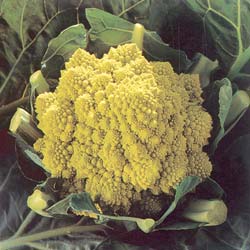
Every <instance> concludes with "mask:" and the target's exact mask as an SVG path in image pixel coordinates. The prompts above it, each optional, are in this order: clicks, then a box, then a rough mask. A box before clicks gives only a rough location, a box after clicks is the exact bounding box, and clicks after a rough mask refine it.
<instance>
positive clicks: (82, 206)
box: [70, 192, 100, 213]
mask: <svg viewBox="0 0 250 250" xmlns="http://www.w3.org/2000/svg"><path fill="white" fill-rule="evenodd" d="M70 207H71V208H72V209H73V210H75V211H91V212H94V213H100V212H99V211H98V210H97V209H96V207H95V205H94V203H93V202H92V199H91V198H90V195H89V194H88V193H86V192H82V193H80V194H73V195H72V196H71V199H70Z"/></svg>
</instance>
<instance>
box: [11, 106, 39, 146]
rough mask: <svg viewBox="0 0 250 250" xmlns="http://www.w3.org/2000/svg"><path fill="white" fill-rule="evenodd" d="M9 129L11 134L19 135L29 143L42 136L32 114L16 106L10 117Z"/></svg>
mask: <svg viewBox="0 0 250 250" xmlns="http://www.w3.org/2000/svg"><path fill="white" fill-rule="evenodd" d="M9 130H10V131H11V132H12V133H13V134H16V135H19V136H21V137H22V138H23V139H24V140H25V141H27V142H28V143H29V144H30V145H33V143H34V142H35V141H36V140H37V139H38V138H40V137H42V133H41V132H40V131H39V130H38V129H37V127H36V124H35V122H34V121H33V118H32V116H31V115H30V114H29V113H28V112H27V111H26V110H24V109H22V108H17V111H16V113H15V114H14V115H13V117H12V119H11V122H10V126H9Z"/></svg>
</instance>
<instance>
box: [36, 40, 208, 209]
mask: <svg viewBox="0 0 250 250" xmlns="http://www.w3.org/2000/svg"><path fill="white" fill-rule="evenodd" d="M201 93H202V92H201V89H200V85H199V79H198V77H197V76H196V75H185V74H182V75H177V74H175V73H174V71H173V69H172V67H171V65H170V64H169V63H168V62H148V61H147V60H146V59H145V58H144V57H143V56H142V53H141V51H140V50H139V49H138V48H137V47H136V45H135V44H125V45H121V46H118V47H117V48H111V49H110V51H109V53H108V54H105V55H104V56H103V58H101V59H97V58H96V57H95V56H94V55H91V54H89V53H88V52H86V51H85V50H82V49H78V50H77V51H76V52H75V53H74V54H73V56H72V57H71V59H70V60H69V62H67V63H66V68H65V70H63V71H62V72H61V78H60V79H59V84H58V87H57V88H56V90H55V92H54V93H44V94H41V95H39V96H38V97H37V99H36V106H35V107H36V112H37V119H38V121H39V124H38V127H39V128H40V129H41V130H42V131H43V132H44V137H43V138H40V139H39V140H38V141H37V142H36V143H35V145H34V148H35V149H36V150H37V151H38V152H40V153H41V154H42V156H43V162H44V164H45V166H46V169H47V170H48V171H49V172H50V173H51V175H52V177H63V178H65V179H69V180H74V182H77V181H78V180H81V183H83V185H82V186H80V187H81V188H80V190H79V192H80V191H84V190H85V191H86V192H89V193H90V195H91V197H92V199H93V200H94V201H100V202H101V203H105V204H106V205H107V206H109V207H111V208H113V210H114V211H115V212H117V211H120V210H122V211H126V213H128V214H129V211H130V208H131V207H132V206H133V204H134V203H135V202H140V203H143V202H144V201H145V207H151V206H156V207H157V209H156V210H157V211H160V210H161V209H160V205H161V204H162V203H161V202H160V201H159V200H157V196H159V197H160V196H162V195H166V196H169V195H173V193H174V190H175V188H176V186H177V185H178V184H179V183H180V182H181V181H182V180H183V179H184V178H185V177H186V176H188V175H197V176H199V177H201V178H206V177H208V176H209V175H210V173H211V171H212V165H211V163H210V161H209V158H208V156H207V154H206V153H204V152H203V151H202V148H203V146H205V145H206V144H207V142H208V138H209V136H210V130H211V126H212V120H211V117H210V115H209V114H208V113H207V112H206V111H205V110H204V109H203V108H202V106H201V103H202V98H201ZM81 189H82V190H81ZM145 192H146V193H147V194H149V196H148V197H149V198H148V199H147V198H145ZM154 201H155V202H154Z"/></svg>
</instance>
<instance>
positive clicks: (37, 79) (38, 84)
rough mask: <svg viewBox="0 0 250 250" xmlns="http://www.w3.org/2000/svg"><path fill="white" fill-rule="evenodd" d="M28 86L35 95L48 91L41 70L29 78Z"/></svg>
mask: <svg viewBox="0 0 250 250" xmlns="http://www.w3.org/2000/svg"><path fill="white" fill-rule="evenodd" d="M30 84H31V86H32V88H33V89H35V90H36V92H37V94H42V93H44V92H48V91H49V84H48V83H47V82H46V80H45V78H44V76H43V74H42V72H41V70H37V71H36V72H34V73H33V74H32V75H31V76H30Z"/></svg>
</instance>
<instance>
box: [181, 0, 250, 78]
mask: <svg viewBox="0 0 250 250" xmlns="http://www.w3.org/2000/svg"><path fill="white" fill-rule="evenodd" d="M185 3H186V4H187V6H188V7H189V8H190V9H191V10H192V11H193V12H195V13H196V14H198V15H199V16H200V17H201V18H202V20H203V23H204V27H205V29H206V32H207V33H208V35H209V37H210V38H211V40H212V42H213V46H214V48H215V50H216V54H217V57H218V60H219V61H220V63H221V65H222V66H223V68H225V69H226V70H227V71H229V74H228V77H229V79H231V80H232V79H234V78H235V76H237V74H238V73H239V72H240V70H241V69H242V68H243V66H244V65H245V64H246V63H249V61H250V30H249V27H248V26H249V23H250V16H249V13H248V9H249V6H250V3H249V1H248V0H231V1H227V0H218V1H211V0H206V1H204V0H187V1H185Z"/></svg>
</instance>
